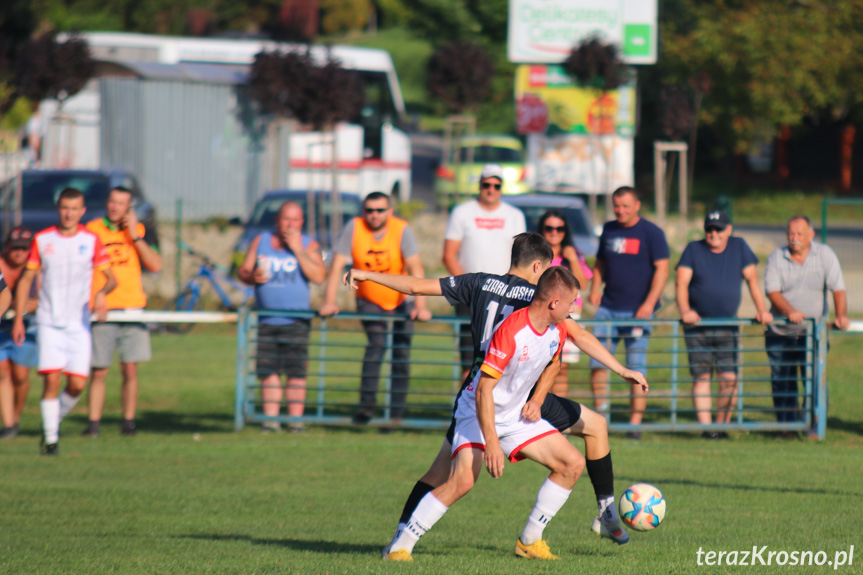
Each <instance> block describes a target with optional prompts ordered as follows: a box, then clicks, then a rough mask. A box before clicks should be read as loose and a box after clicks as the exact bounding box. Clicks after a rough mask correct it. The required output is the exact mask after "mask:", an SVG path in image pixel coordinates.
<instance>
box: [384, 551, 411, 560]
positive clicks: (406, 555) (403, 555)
mask: <svg viewBox="0 0 863 575" xmlns="http://www.w3.org/2000/svg"><path fill="white" fill-rule="evenodd" d="M413 560H414V558H413V557H412V556H411V554H410V551H408V550H407V549H399V550H398V551H390V552H389V553H387V554H386V555H384V561H413Z"/></svg>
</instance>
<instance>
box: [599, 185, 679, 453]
mask: <svg viewBox="0 0 863 575" xmlns="http://www.w3.org/2000/svg"><path fill="white" fill-rule="evenodd" d="M612 203H613V205H614V216H615V218H616V219H615V220H614V221H611V222H608V223H607V224H605V226H604V227H603V228H602V237H600V238H599V251H598V252H597V254H596V265H595V267H594V269H593V285H592V287H591V290H590V303H592V304H593V305H595V306H597V308H598V309H597V311H596V315H594V316H593V318H594V319H598V320H603V319H606V320H611V319H633V318H635V319H650V318H651V317H653V312H654V311H656V308H658V307H659V296H660V295H661V294H662V290H663V288H665V282H666V281H667V280H668V257H669V256H668V243H667V242H666V241H665V233H664V232H663V231H662V230H661V229H659V228H658V227H657V226H656V225H655V224H652V223H651V222H649V221H647V220H645V219H643V218H641V217H640V216H639V215H638V210H640V209H641V202H640V201H639V199H638V192H637V191H636V190H635V189H634V188H630V187H622V188H618V189H617V190H615V191H614V194H612ZM603 284H604V286H605V287H604V289H603ZM593 333H594V335H595V336H596V337H597V339H599V340H600V341H602V342H603V343H604V344H605V345H606V347H607V348H608V350H609V351H610V352H611V353H614V350H615V349H616V348H617V344H618V343H619V342H620V340H621V339H623V342H624V345H625V346H626V366H627V367H628V368H629V369H633V370H635V371H638V372H641V373H642V374H644V375H647V339H648V336H649V335H650V327H649V326H635V327H632V326H629V327H618V326H609V325H598V326H596V328H595V330H594V332H593ZM590 367H591V375H590V383H591V386H592V387H593V397H594V400H595V401H596V408H597V410H598V411H607V409H608V397H609V394H608V370H606V369H604V368H603V366H602V365H601V364H600V363H598V362H595V361H593V360H591V362H590ZM632 394H633V395H632V398H631V399H630V409H631V414H630V417H629V422H630V423H631V424H633V425H638V424H640V423H641V416H642V414H643V413H644V408H645V407H646V406H647V398H646V397H645V396H644V392H643V391H642V390H641V388H640V387H638V386H632ZM628 435H629V436H630V437H632V438H635V439H638V438H640V437H641V436H640V435H639V434H638V433H630V434H628Z"/></svg>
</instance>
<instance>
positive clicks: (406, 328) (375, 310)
mask: <svg viewBox="0 0 863 575" xmlns="http://www.w3.org/2000/svg"><path fill="white" fill-rule="evenodd" d="M348 258H352V259H353V266H354V267H355V268H358V269H364V270H368V271H374V272H382V273H390V274H404V273H407V274H409V275H412V276H416V277H425V272H424V270H423V265H422V262H421V261H420V255H419V246H418V245H417V241H416V237H415V236H414V233H413V231H412V230H411V228H410V227H409V226H408V223H407V222H406V221H404V220H402V219H400V218H396V217H393V216H392V207H391V206H390V199H389V196H387V195H386V194H384V193H382V192H372V193H371V194H369V195H368V196H366V199H365V200H364V201H363V216H362V217H357V218H354V219H353V221H351V222H350V223H348V225H347V226H346V227H345V229H344V231H343V232H342V235H341V236H340V237H339V240H338V242H337V243H336V246H335V249H334V253H333V263H332V267H331V268H330V275H329V278H328V279H327V287H326V295H325V299H324V302H325V303H324V305H323V306H321V309H320V312H319V313H320V314H321V315H322V316H329V315H333V314H336V313H338V312H339V308H338V307H337V306H336V294H337V293H338V289H339V283H340V282H341V279H342V274H343V272H344V268H345V264H347V262H348ZM357 311H358V312H359V313H361V314H384V315H394V316H402V317H404V316H407V317H409V318H410V320H414V319H419V320H420V321H426V320H428V319H430V318H431V313H430V312H429V311H428V309H426V306H425V298H424V297H422V296H417V297H416V298H415V303H414V302H411V301H410V300H409V299H407V296H406V295H404V294H401V293H399V292H397V291H395V290H391V289H389V288H386V287H383V286H380V285H376V284H372V283H367V284H363V285H361V286H360V289H358V290H357ZM410 320H402V321H395V322H393V338H392V342H393V351H392V361H393V365H392V396H391V398H390V408H391V418H392V419H393V420H394V421H395V422H396V424H397V422H398V420H400V419H402V417H403V416H404V411H405V402H406V400H407V392H408V379H409V377H410V346H411V337H412V335H413V321H410ZM362 324H363V329H364V330H365V332H366V336H367V337H368V345H367V346H366V351H365V355H364V357H363V367H362V377H361V380H360V406H359V409H358V410H357V412H356V414H355V415H354V418H353V421H354V423H356V424H358V425H365V424H367V423H368V422H369V421H370V420H371V419H372V417H373V416H374V412H375V407H376V406H377V390H378V380H379V379H380V371H381V359H382V358H383V356H384V351H385V347H386V338H387V323H386V322H385V321H382V320H363V322H362Z"/></svg>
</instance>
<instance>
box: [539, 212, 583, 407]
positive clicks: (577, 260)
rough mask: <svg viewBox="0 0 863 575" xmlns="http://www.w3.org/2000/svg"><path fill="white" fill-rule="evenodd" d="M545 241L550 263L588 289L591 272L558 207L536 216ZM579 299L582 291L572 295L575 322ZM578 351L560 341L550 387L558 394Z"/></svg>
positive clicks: (563, 390) (563, 389)
mask: <svg viewBox="0 0 863 575" xmlns="http://www.w3.org/2000/svg"><path fill="white" fill-rule="evenodd" d="M537 231H538V232H539V233H540V234H542V237H543V238H545V241H547V242H548V244H549V245H550V246H551V249H552V252H553V253H554V259H552V260H551V265H552V266H563V267H565V268H566V269H568V270H570V271H571V272H572V275H574V276H575V279H577V280H578V284H579V285H580V286H581V289H582V290H587V282H588V280H590V278H592V277H593V272H592V271H591V270H590V268H589V267H588V266H587V263H585V261H584V256H582V255H581V254H580V253H579V252H578V250H577V249H576V248H575V242H573V241H572V234H571V233H570V231H569V224H568V223H567V221H566V215H565V214H564V213H563V212H562V211H560V210H549V211H547V212H545V213H544V214H542V216H541V217H540V218H539V230H537ZM581 310H582V300H581V293H579V294H578V297H577V298H575V306H574V308H573V312H572V313H571V314H570V317H571V318H572V319H574V320H576V321H578V320H579V319H581ZM579 357H580V354H579V349H578V347H577V346H576V345H575V344H574V343H572V341H571V340H569V339H567V340H566V341H565V342H564V344H563V353H561V355H560V358H561V365H560V372H558V375H557V378H558V379H557V381H555V385H554V387H553V388H552V391H553V392H554V393H556V394H559V395H564V396H565V395H566V394H567V392H568V388H569V368H568V366H567V364H570V363H578V360H579Z"/></svg>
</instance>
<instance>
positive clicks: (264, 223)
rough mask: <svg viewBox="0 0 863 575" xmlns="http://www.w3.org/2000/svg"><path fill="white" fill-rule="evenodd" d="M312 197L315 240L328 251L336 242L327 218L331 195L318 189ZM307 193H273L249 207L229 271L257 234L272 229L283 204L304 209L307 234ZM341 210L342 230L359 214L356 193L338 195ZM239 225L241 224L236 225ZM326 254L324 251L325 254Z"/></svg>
mask: <svg viewBox="0 0 863 575" xmlns="http://www.w3.org/2000/svg"><path fill="white" fill-rule="evenodd" d="M314 196H315V215H316V218H315V219H316V220H317V221H318V225H317V226H316V230H315V235H314V238H315V239H316V240H317V241H318V243H319V244H321V246H323V247H324V248H331V247H332V246H333V243H335V241H336V239H338V238H335V237H333V236H332V233H331V230H332V226H331V225H330V218H331V216H332V214H333V211H334V210H333V205H332V192H329V191H322V190H317V191H315V192H314ZM308 198H309V192H308V191H306V190H272V191H269V192H267V193H265V194H264V195H263V196H261V199H259V200H258V202H257V203H256V204H255V207H254V208H252V215H251V216H250V217H249V220H248V221H247V222H245V224H244V225H245V229H244V230H243V235H242V236H240V239H239V241H237V243H236V245H235V246H234V254H233V256H232V261H231V264H232V269H233V270H235V271H236V269H237V268H238V267H240V265H241V264H242V263H243V258H245V257H246V252H247V251H248V250H249V245H250V244H251V243H252V240H254V239H255V238H256V237H257V236H258V235H259V234H261V233H262V232H265V231H270V230H272V229H274V227H275V225H276V214H278V213H279V208H280V207H281V206H282V204H284V203H285V202H296V203H297V204H299V205H300V207H301V208H302V209H303V214H304V215H305V218H306V223H305V226H304V229H303V231H304V232H306V233H308V229H309V210H308ZM339 200H340V207H341V213H342V228H344V226H345V224H347V223H348V222H349V221H350V220H351V219H352V218H355V217H357V216H359V215H360V209H361V207H362V201H361V200H360V197H359V196H358V195H356V194H348V193H345V192H342V193H340V194H339ZM237 223H241V222H237ZM326 253H327V251H326V250H325V254H326Z"/></svg>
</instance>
